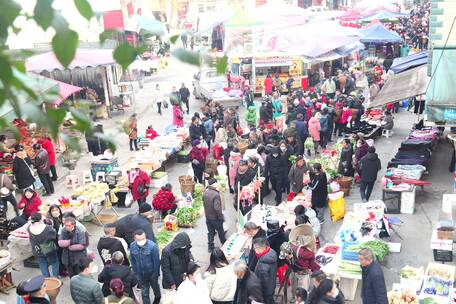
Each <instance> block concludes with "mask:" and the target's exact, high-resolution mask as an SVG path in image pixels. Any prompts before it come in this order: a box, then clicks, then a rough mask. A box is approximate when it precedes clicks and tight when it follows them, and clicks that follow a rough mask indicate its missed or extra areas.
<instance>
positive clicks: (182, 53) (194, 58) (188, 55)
mask: <svg viewBox="0 0 456 304" xmlns="http://www.w3.org/2000/svg"><path fill="white" fill-rule="evenodd" d="M172 54H173V56H174V57H176V58H177V59H179V60H180V61H182V62H185V63H188V64H191V65H197V66H199V65H200V54H199V53H197V52H191V51H187V50H184V49H183V48H178V49H176V50H174V51H173V52H172Z"/></svg>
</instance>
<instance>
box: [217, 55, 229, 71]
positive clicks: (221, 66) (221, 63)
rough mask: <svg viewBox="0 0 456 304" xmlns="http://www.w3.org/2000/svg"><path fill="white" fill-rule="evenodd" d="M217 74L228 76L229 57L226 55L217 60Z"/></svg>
mask: <svg viewBox="0 0 456 304" xmlns="http://www.w3.org/2000/svg"><path fill="white" fill-rule="evenodd" d="M216 67H217V74H226V69H227V67H228V57H227V56H226V55H225V56H223V57H222V58H217V65H216Z"/></svg>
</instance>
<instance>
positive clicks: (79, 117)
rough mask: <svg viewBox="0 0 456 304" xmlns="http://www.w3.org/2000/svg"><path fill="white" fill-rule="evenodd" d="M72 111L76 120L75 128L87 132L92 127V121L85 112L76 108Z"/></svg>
mask: <svg viewBox="0 0 456 304" xmlns="http://www.w3.org/2000/svg"><path fill="white" fill-rule="evenodd" d="M70 112H71V115H72V116H73V120H74V121H75V122H76V124H75V125H74V129H76V130H78V131H81V132H86V131H89V130H90V129H91V128H92V123H91V122H90V120H89V118H88V117H87V116H86V115H85V114H84V113H82V112H81V111H79V110H76V109H70Z"/></svg>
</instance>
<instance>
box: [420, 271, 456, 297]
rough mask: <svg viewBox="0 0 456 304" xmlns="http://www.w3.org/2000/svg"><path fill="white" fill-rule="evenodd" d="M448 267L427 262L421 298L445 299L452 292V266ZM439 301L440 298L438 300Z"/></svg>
mask: <svg viewBox="0 0 456 304" xmlns="http://www.w3.org/2000/svg"><path fill="white" fill-rule="evenodd" d="M450 267H452V266H449V267H448V268H447V267H446V266H443V265H440V264H429V266H428V269H427V272H426V277H425V279H424V283H423V288H422V290H421V297H422V298H434V299H445V298H446V299H445V302H446V303H448V302H447V299H448V298H449V296H450V294H452V292H453V283H454V267H452V268H450ZM438 302H439V303H440V300H439V301H438Z"/></svg>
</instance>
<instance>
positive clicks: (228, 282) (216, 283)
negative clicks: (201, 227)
mask: <svg viewBox="0 0 456 304" xmlns="http://www.w3.org/2000/svg"><path fill="white" fill-rule="evenodd" d="M204 281H205V282H206V284H207V287H208V290H209V297H210V298H211V300H212V303H214V304H229V303H233V300H234V294H235V293H236V286H237V277H236V275H235V273H234V269H233V266H232V265H230V264H229V263H228V261H227V259H226V257H225V254H224V253H223V251H222V250H221V249H220V248H214V250H212V253H211V258H210V265H209V267H208V268H207V270H206V273H205V274H204Z"/></svg>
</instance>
